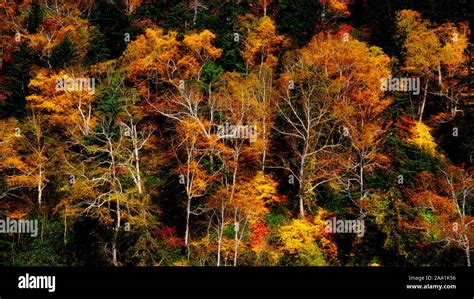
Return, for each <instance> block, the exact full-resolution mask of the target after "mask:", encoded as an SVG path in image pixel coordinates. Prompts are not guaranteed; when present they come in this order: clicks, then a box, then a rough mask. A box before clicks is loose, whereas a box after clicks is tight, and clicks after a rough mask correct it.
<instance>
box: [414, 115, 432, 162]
mask: <svg viewBox="0 0 474 299" xmlns="http://www.w3.org/2000/svg"><path fill="white" fill-rule="evenodd" d="M430 132H431V128H430V127H428V126H427V125H425V124H424V123H422V122H416V123H415V125H414V126H413V127H412V128H411V133H412V136H413V137H412V138H410V139H409V142H411V143H413V144H415V145H416V146H418V147H419V148H420V149H422V150H424V151H426V152H427V153H429V154H430V155H432V156H437V155H438V153H437V151H436V147H437V144H436V142H435V140H434V138H433V136H431V133H430Z"/></svg>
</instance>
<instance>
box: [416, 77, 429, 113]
mask: <svg viewBox="0 0 474 299" xmlns="http://www.w3.org/2000/svg"><path fill="white" fill-rule="evenodd" d="M429 81H430V80H429V79H426V84H425V94H424V95H423V102H422V103H421V108H420V118H419V119H418V121H419V122H421V121H422V120H423V111H424V110H425V104H426V96H427V95H428V82H429Z"/></svg>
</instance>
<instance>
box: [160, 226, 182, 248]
mask: <svg viewBox="0 0 474 299" xmlns="http://www.w3.org/2000/svg"><path fill="white" fill-rule="evenodd" d="M153 236H154V237H158V238H160V239H162V240H163V242H165V243H166V244H167V245H168V246H171V247H184V246H186V245H185V244H184V242H183V239H182V238H179V237H178V236H177V234H176V228H174V227H172V226H166V225H162V228H161V231H159V232H154V234H153Z"/></svg>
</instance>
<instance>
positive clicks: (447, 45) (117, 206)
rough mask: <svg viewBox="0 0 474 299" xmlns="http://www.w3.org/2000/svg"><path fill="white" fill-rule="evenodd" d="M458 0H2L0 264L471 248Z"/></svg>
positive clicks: (465, 261) (466, 67)
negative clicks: (18, 225)
mask: <svg viewBox="0 0 474 299" xmlns="http://www.w3.org/2000/svg"><path fill="white" fill-rule="evenodd" d="M395 2H396V3H395ZM472 5H473V4H472V3H470V4H469V2H468V1H467V2H463V1H441V0H440V1H391V0H369V1H358V0H354V1H350V0H319V1H317V0H296V1H293V0H242V1H227V0H216V1H211V0H189V1H181V0H170V1H159V0H113V1H110V0H78V1H66V0H57V1H50V0H24V1H21V0H20V1H14V0H5V1H2V2H1V3H0V13H1V19H0V28H1V34H2V44H1V52H0V54H1V61H0V82H1V85H0V86H1V87H0V224H1V225H0V264H2V265H40V266H42V265H48V266H49V265H73V266H80V265H114V266H125V265H135V266H328V265H329V266H413V265H419V266H421V265H429V266H446V265H448V266H470V265H471V260H472V258H471V253H472V251H473V247H474V206H473V203H474V202H473V198H474V194H473V190H474V172H473V171H474V168H473V142H472V141H473V139H472V138H473V137H472V136H473V124H472V116H473V113H474V110H473V108H474V107H473V104H474V102H473V100H472V99H473V95H474V94H473V89H472V83H473V66H472V58H473V56H472V45H473V44H472V35H471V27H472V24H471V23H470V21H471V20H472V17H473V15H472V13H473V11H474V9H473V7H472ZM20 220H35V221H38V223H39V226H38V234H37V236H34V235H33V234H31V235H20V234H17V233H15V232H14V231H13V230H12V229H8V228H7V227H6V223H13V222H14V221H20Z"/></svg>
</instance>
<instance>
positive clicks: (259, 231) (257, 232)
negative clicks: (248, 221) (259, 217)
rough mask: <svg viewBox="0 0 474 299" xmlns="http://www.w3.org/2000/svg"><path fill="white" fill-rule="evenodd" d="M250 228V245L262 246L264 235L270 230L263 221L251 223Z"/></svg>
mask: <svg viewBox="0 0 474 299" xmlns="http://www.w3.org/2000/svg"><path fill="white" fill-rule="evenodd" d="M250 230H251V232H252V234H251V236H250V244H251V245H252V247H259V246H262V245H263V244H264V242H265V237H266V236H267V235H268V233H269V232H270V229H269V228H268V227H267V225H266V224H265V222H260V223H257V224H254V225H252V226H251V227H250Z"/></svg>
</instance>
